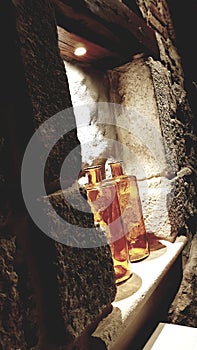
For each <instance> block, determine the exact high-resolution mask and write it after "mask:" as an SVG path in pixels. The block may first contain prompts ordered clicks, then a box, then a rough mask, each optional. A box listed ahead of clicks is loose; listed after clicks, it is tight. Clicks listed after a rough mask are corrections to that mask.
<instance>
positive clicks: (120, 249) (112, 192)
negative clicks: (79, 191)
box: [84, 166, 131, 283]
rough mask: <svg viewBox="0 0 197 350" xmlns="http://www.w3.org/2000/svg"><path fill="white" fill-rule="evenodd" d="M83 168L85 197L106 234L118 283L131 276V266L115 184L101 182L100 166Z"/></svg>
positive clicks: (96, 220)
mask: <svg viewBox="0 0 197 350" xmlns="http://www.w3.org/2000/svg"><path fill="white" fill-rule="evenodd" d="M84 170H85V172H86V174H87V175H88V182H89V183H88V184H87V185H86V191H87V199H88V202H89V204H90V206H91V208H92V212H93V214H94V220H95V223H99V225H100V226H101V227H102V228H103V229H104V231H105V232H106V234H107V238H108V241H109V246H110V250H111V254H112V259H113V265H114V270H115V276H116V283H120V282H123V281H125V280H127V279H128V278H129V277H130V276H131V266H130V262H129V251H128V244H127V240H126V238H125V236H124V230H123V225H122V221H121V215H120V206H119V201H118V196H117V191H116V186H115V183H114V182H113V181H109V182H108V183H103V182H102V175H101V167H100V166H94V167H88V168H86V169H84Z"/></svg>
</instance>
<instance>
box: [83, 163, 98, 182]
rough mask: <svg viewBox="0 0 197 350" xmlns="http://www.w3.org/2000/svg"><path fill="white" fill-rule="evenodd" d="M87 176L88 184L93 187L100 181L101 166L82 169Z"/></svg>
mask: <svg viewBox="0 0 197 350" xmlns="http://www.w3.org/2000/svg"><path fill="white" fill-rule="evenodd" d="M84 170H85V172H86V174H87V175H88V184H89V185H95V184H96V183H99V182H101V181H102V173H101V166H92V167H88V168H86V169H84Z"/></svg>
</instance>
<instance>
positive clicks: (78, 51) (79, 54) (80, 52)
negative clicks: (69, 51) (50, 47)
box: [74, 46, 87, 56]
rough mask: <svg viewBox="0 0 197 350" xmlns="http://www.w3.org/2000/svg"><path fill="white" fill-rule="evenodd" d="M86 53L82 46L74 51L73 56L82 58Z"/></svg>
mask: <svg viewBox="0 0 197 350" xmlns="http://www.w3.org/2000/svg"><path fill="white" fill-rule="evenodd" d="M86 52H87V50H86V48H85V47H84V46H79V47H77V48H76V49H75V51H74V54H75V55H76V56H83V55H85V54H86Z"/></svg>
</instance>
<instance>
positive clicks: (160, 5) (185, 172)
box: [123, 0, 197, 326]
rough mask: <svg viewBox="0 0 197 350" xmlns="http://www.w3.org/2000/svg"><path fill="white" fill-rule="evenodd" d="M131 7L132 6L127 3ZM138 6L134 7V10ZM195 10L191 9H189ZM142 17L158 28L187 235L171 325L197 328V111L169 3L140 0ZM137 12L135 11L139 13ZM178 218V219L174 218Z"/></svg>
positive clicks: (168, 132)
mask: <svg viewBox="0 0 197 350" xmlns="http://www.w3.org/2000/svg"><path fill="white" fill-rule="evenodd" d="M123 2H124V3H126V4H127V5H128V6H129V7H130V4H129V2H128V1H123ZM132 6H133V5H132ZM188 6H189V4H188ZM134 7H136V8H137V10H138V15H140V14H141V16H142V17H143V18H144V19H145V20H146V22H147V24H148V25H150V26H151V27H152V28H154V30H155V32H156V36H157V40H158V45H159V49H160V62H155V61H154V60H153V59H149V60H148V62H147V63H148V65H149V67H150V70H151V75H152V80H153V85H154V90H155V97H156V102H157V107H158V112H159V120H160V125H161V132H162V136H163V142H164V147H165V152H166V156H167V160H168V162H169V163H170V164H172V163H173V165H174V175H175V176H174V179H172V181H173V182H174V186H175V187H174V195H173V197H174V200H173V205H172V206H171V208H170V209H171V210H170V211H169V214H170V215H169V218H170V222H171V224H172V225H173V226H174V229H175V230H176V229H178V232H177V233H182V234H185V235H186V236H187V238H188V244H187V246H186V247H185V249H184V252H183V266H184V271H183V282H182V284H181V287H180V290H179V292H178V294H177V297H176V298H175V301H174V303H173V304H172V307H171V309H170V312H169V320H170V321H171V322H175V323H181V324H185V325H188V326H190V325H191V326H196V317H195V314H196V310H195V305H196V296H195V289H196V255H195V252H194V250H195V249H196V239H195V233H196V193H197V187H196V170H195V169H196V135H195V131H194V130H195V127H194V126H195V125H194V123H195V122H194V112H192V110H191V107H190V105H189V103H188V97H187V91H185V89H184V86H185V81H184V74H183V70H182V65H181V57H180V55H179V53H178V51H177V47H176V35H175V30H174V27H173V23H172V18H171V15H170V8H169V6H168V2H167V1H165V0H160V1H154V0H136V1H135V6H134ZM136 8H134V11H135V10H136ZM173 217H174V219H175V220H174V219H173ZM194 247H195V248H194Z"/></svg>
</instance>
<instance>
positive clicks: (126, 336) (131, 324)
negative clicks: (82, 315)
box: [92, 236, 187, 350]
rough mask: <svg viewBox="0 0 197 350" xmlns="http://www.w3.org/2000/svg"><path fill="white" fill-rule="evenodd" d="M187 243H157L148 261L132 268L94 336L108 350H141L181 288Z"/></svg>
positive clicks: (185, 240)
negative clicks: (183, 253) (129, 347)
mask: <svg viewBox="0 0 197 350" xmlns="http://www.w3.org/2000/svg"><path fill="white" fill-rule="evenodd" d="M186 242H187V238H186V237H184V236H180V237H177V238H176V240H175V241H174V242H173V243H171V242H169V241H166V240H163V239H158V240H157V244H156V246H155V247H154V249H153V250H152V249H151V253H150V256H149V257H148V258H146V259H144V260H142V261H139V262H137V263H132V264H131V268H132V271H133V274H132V276H131V278H130V279H129V280H127V281H126V282H124V283H122V284H121V285H119V286H118V287H117V295H116V299H115V301H114V302H113V303H112V306H113V309H112V312H111V313H110V314H109V315H108V316H107V317H106V318H104V319H103V320H102V321H101V322H100V323H99V325H98V327H97V328H96V330H95V331H94V333H93V334H92V335H93V336H95V337H99V338H100V339H102V340H103V341H104V342H105V344H106V348H107V349H110V350H123V349H127V347H128V346H132V350H135V349H138V350H139V349H140V348H141V347H140V338H141V340H142V339H144V340H145V339H146V336H147V339H148V337H149V336H150V334H151V333H152V331H153V330H154V327H155V326H156V325H157V324H158V322H160V321H161V320H162V317H163V311H164V312H166V311H167V310H168V308H169V305H170V303H171V302H172V300H173V298H174V297H175V295H176V292H177V290H178V288H179V286H180V283H181V279H182V265H181V261H182V259H181V257H182V254H181V253H182V250H183V248H184V246H185V244H186ZM153 320H154V322H153ZM151 327H152V328H151ZM148 329H149V332H148ZM146 333H147V334H146ZM137 334H139V336H138V339H137V338H136V335H137ZM140 334H141V337H140ZM136 342H137V343H136ZM136 344H137V345H136ZM142 344H143V343H141V346H142ZM143 345H144V344H143ZM135 346H136V347H135Z"/></svg>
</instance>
